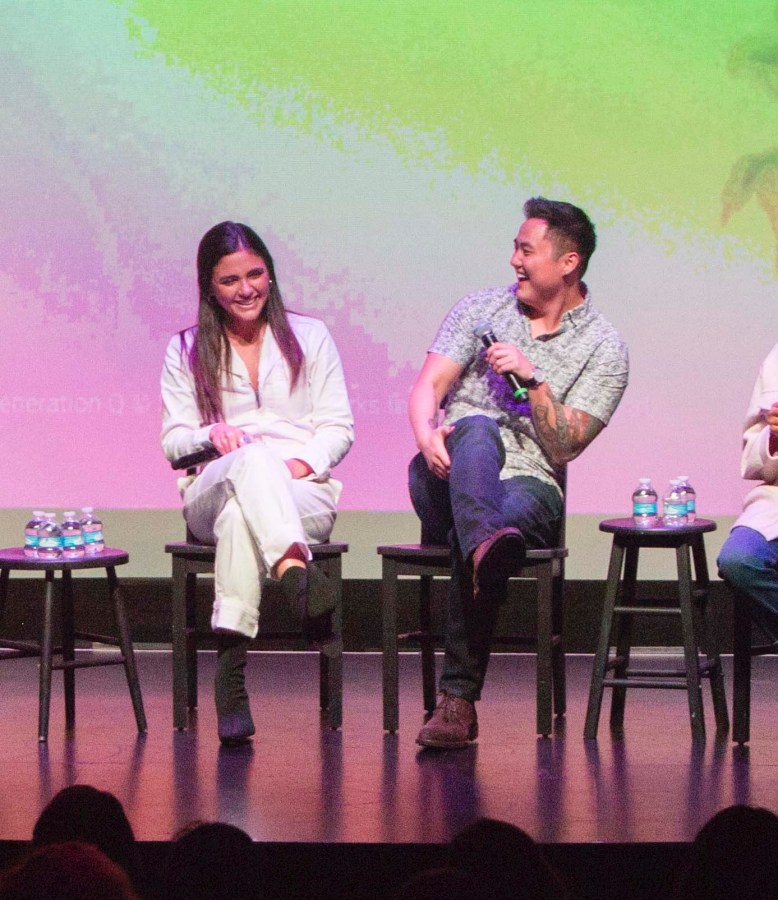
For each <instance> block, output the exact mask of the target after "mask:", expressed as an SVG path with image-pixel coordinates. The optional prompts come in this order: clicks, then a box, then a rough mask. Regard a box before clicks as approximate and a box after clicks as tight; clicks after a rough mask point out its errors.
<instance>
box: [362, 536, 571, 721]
mask: <svg viewBox="0 0 778 900" xmlns="http://www.w3.org/2000/svg"><path fill="white" fill-rule="evenodd" d="M563 532H564V529H563ZM562 540H564V533H563V535H562ZM377 552H378V554H379V555H380V556H381V611H382V620H383V713H384V730H385V731H389V732H391V733H392V734H394V732H396V731H397V729H398V727H399V721H400V711H399V670H398V655H397V654H398V640H415V641H417V642H418V643H419V644H420V645H421V659H422V685H423V688H422V690H423V699H424V709H425V711H426V712H427V713H428V714H429V715H431V714H432V711H433V710H434V709H435V636H434V635H433V634H432V630H431V627H430V622H431V593H432V580H433V578H437V577H448V576H450V574H451V551H450V549H449V547H447V546H438V545H430V544H387V545H384V546H381V547H378V550H377ZM567 555H568V552H567V548H566V547H564V546H559V547H553V548H551V549H548V550H528V551H527V561H526V565H525V567H524V569H523V570H522V572H521V575H519V576H517V577H519V578H523V579H533V580H535V581H537V585H538V601H537V609H538V622H537V634H536V639H535V638H527V639H523V638H516V639H515V641H514V642H516V643H520V644H525V645H526V644H536V645H537V656H538V669H537V722H536V725H537V733H538V734H541V735H543V736H548V735H549V734H551V730H552V703H553V712H554V714H556V715H557V716H562V715H564V713H565V708H566V695H565V651H564V645H563V643H562V618H563V602H564V571H565V570H564V561H565V559H566V557H567ZM401 576H415V577H417V578H418V579H419V582H420V588H419V606H418V610H419V628H418V630H417V631H412V632H409V633H405V634H400V635H398V633H397V628H398V625H397V618H398V616H397V612H398V609H397V607H398V604H397V593H398V582H399V579H400V577H401Z"/></svg>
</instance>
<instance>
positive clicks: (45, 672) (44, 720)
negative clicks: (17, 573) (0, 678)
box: [38, 571, 54, 743]
mask: <svg viewBox="0 0 778 900" xmlns="http://www.w3.org/2000/svg"><path fill="white" fill-rule="evenodd" d="M53 624H54V572H52V571H48V572H46V595H45V597H44V601H43V635H42V636H41V664H40V689H39V693H38V740H39V741H40V742H41V743H44V742H45V741H47V740H48V737H49V706H50V704H51V655H52V652H53V650H54V635H53Z"/></svg>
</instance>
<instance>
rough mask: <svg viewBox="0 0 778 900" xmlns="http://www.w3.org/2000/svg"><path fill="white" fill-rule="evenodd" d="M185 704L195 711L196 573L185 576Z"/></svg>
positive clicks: (188, 573) (196, 700)
mask: <svg viewBox="0 0 778 900" xmlns="http://www.w3.org/2000/svg"><path fill="white" fill-rule="evenodd" d="M185 615H186V625H185V627H184V643H185V646H186V653H185V656H186V703H187V709H197V707H198V705H199V702H198V699H197V572H187V575H186V613H185Z"/></svg>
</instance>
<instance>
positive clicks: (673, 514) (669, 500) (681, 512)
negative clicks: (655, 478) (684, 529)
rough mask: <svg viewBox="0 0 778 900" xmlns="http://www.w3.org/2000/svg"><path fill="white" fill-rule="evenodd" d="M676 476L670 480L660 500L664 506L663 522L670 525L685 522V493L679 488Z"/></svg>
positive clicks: (675, 525)
mask: <svg viewBox="0 0 778 900" xmlns="http://www.w3.org/2000/svg"><path fill="white" fill-rule="evenodd" d="M679 487H680V482H679V481H678V479H677V478H673V479H672V480H671V481H670V487H669V488H668V491H667V494H666V495H665V498H664V500H663V502H662V505H663V507H664V523H665V525H669V526H670V527H677V526H679V525H685V524H686V521H687V520H686V494H684V493H683V491H681V490H680V489H679Z"/></svg>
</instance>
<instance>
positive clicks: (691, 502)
mask: <svg viewBox="0 0 778 900" xmlns="http://www.w3.org/2000/svg"><path fill="white" fill-rule="evenodd" d="M686 509H687V511H688V512H690V513H693V512H695V511H696V510H697V504H696V503H695V501H694V500H687V501H686Z"/></svg>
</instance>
